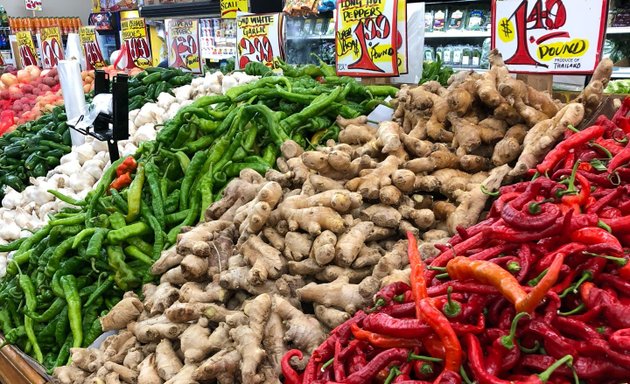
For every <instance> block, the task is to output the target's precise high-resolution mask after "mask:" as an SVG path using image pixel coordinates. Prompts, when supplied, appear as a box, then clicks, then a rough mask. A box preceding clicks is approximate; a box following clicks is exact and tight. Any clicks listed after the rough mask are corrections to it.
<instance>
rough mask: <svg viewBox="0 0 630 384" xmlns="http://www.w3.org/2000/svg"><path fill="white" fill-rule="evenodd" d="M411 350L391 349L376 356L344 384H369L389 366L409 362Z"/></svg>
mask: <svg viewBox="0 0 630 384" xmlns="http://www.w3.org/2000/svg"><path fill="white" fill-rule="evenodd" d="M407 355H409V350H407V349H404V348H391V349H388V350H386V351H383V352H381V353H379V354H378V355H376V356H375V357H374V358H373V359H372V360H371V361H370V362H369V363H368V364H367V365H366V366H364V367H363V368H361V369H360V370H358V371H356V372H355V373H353V374H351V375H350V376H348V377H347V378H346V380H345V381H344V384H364V383H369V382H371V380H372V379H373V378H374V377H375V376H376V374H377V373H378V372H380V371H381V370H382V369H383V368H385V367H387V366H388V365H389V364H399V363H402V362H404V361H406V360H407Z"/></svg>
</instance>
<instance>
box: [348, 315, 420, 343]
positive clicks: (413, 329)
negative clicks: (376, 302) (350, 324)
mask: <svg viewBox="0 0 630 384" xmlns="http://www.w3.org/2000/svg"><path fill="white" fill-rule="evenodd" d="M363 328H364V329H366V330H368V331H370V332H375V333H379V334H382V335H386V336H392V337H400V338H420V337H424V336H426V335H428V334H429V333H431V332H432V329H431V327H429V326H428V325H427V324H426V323H425V322H424V321H422V320H418V319H397V318H395V317H392V316H390V315H388V314H385V313H382V312H381V313H371V314H369V315H368V316H367V317H366V318H365V319H363ZM355 336H356V335H355Z"/></svg>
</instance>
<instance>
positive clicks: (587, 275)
mask: <svg viewBox="0 0 630 384" xmlns="http://www.w3.org/2000/svg"><path fill="white" fill-rule="evenodd" d="M592 277H593V273H592V272H590V271H584V273H582V277H580V279H579V280H578V281H576V282H575V284H573V285H571V286H570V287H569V288H567V289H565V290H564V291H563V292H562V293H561V294H560V295H558V297H560V298H564V297H565V296H566V295H568V294H569V293H578V289H579V288H580V286H581V285H582V283H584V282H585V281H587V280H590V279H591V278H592Z"/></svg>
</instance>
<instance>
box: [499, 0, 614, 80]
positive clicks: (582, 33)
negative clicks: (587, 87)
mask: <svg viewBox="0 0 630 384" xmlns="http://www.w3.org/2000/svg"><path fill="white" fill-rule="evenodd" d="M606 8H607V7H606V1H605V0H494V1H493V2H492V47H493V48H496V49H498V50H499V52H501V54H502V55H503V59H504V61H505V63H506V64H507V65H508V67H509V69H510V71H512V72H516V73H544V74H587V73H591V72H593V70H594V69H595V67H596V66H597V64H598V63H599V61H600V60H601V50H602V44H603V41H604V35H605V33H606Z"/></svg>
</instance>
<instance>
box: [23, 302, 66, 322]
mask: <svg viewBox="0 0 630 384" xmlns="http://www.w3.org/2000/svg"><path fill="white" fill-rule="evenodd" d="M65 306H66V301H65V300H64V299H62V298H59V297H58V298H56V299H55V301H53V303H52V304H51V305H50V306H49V307H48V309H47V310H46V311H44V313H42V314H41V315H38V314H37V313H35V312H30V311H28V310H27V311H25V314H26V316H28V317H30V318H31V319H33V321H36V322H38V323H43V322H45V321H49V320H51V319H52V318H53V317H55V316H57V315H58V314H59V313H60V312H61V311H62V310H63V308H64V307H65Z"/></svg>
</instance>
